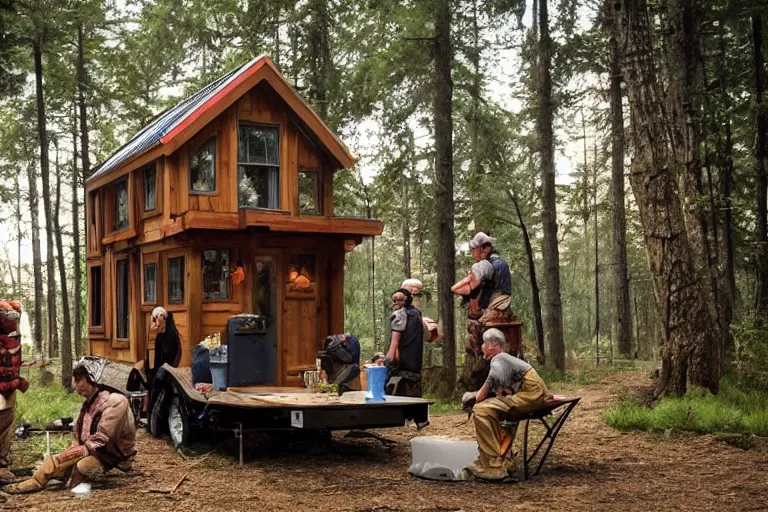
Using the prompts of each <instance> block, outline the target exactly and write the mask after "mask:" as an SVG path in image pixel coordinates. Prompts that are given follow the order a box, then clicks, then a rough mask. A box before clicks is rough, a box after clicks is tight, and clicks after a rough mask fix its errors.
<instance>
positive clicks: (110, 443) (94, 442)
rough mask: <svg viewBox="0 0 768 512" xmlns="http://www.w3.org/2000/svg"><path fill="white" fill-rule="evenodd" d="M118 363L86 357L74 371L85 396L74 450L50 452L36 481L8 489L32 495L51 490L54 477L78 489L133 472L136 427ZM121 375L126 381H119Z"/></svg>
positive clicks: (7, 489) (75, 381) (76, 385)
mask: <svg viewBox="0 0 768 512" xmlns="http://www.w3.org/2000/svg"><path fill="white" fill-rule="evenodd" d="M110 364H113V363H111V362H109V361H107V360H105V359H101V358H98V357H84V358H82V359H81V360H80V361H78V363H77V364H76V365H75V367H74V369H73V370H72V389H73V390H74V391H75V393H77V394H78V395H80V396H82V397H83V398H85V402H84V403H83V405H82V407H81V408H80V414H79V415H78V417H77V421H76V422H75V428H74V437H75V438H74V440H73V441H72V443H71V444H70V445H69V448H67V449H66V450H64V451H63V452H61V453H57V454H55V455H53V454H49V455H47V456H46V457H45V459H44V460H43V464H42V465H41V466H40V467H39V468H38V469H37V470H36V471H35V472H34V474H33V475H32V477H31V478H28V479H27V480H24V481H23V482H20V483H18V484H15V485H11V486H6V487H4V488H3V490H4V491H5V492H8V493H11V494H26V493H31V492H37V491H40V490H42V489H44V488H45V486H46V484H47V483H48V481H49V480H51V479H54V478H56V479H66V480H67V484H66V485H67V487H74V486H76V485H78V484H79V483H81V482H82V481H83V480H84V479H87V480H92V479H97V478H98V477H100V476H102V475H104V474H105V473H106V472H107V471H109V470H110V469H112V468H118V469H120V470H121V471H129V470H130V469H131V466H132V464H133V458H134V456H135V455H136V450H135V445H136V427H135V423H134V421H133V413H132V412H131V408H130V406H129V403H128V399H127V398H126V396H125V395H124V394H123V393H122V392H120V391H118V389H121V388H122V387H123V386H125V384H126V383H125V382H120V383H118V382H111V380H115V381H117V380H121V381H122V380H125V381H127V380H128V379H127V378H122V377H124V376H120V375H116V374H119V372H116V371H111V370H110V369H109V368H107V367H108V365H110ZM116 377H120V378H119V379H118V378H116Z"/></svg>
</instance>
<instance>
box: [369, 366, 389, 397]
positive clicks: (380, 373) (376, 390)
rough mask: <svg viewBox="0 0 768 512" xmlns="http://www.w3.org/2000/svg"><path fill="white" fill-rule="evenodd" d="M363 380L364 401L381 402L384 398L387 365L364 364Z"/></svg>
mask: <svg viewBox="0 0 768 512" xmlns="http://www.w3.org/2000/svg"><path fill="white" fill-rule="evenodd" d="M365 380H366V385H367V387H366V392H365V401H366V402H383V401H384V400H385V399H384V384H385V382H386V380H387V367H386V366H366V367H365Z"/></svg>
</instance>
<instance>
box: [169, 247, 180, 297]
mask: <svg viewBox="0 0 768 512" xmlns="http://www.w3.org/2000/svg"><path fill="white" fill-rule="evenodd" d="M168 302H171V303H175V304H178V303H181V302H184V257H183V256H180V257H178V258H168Z"/></svg>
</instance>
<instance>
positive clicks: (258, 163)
mask: <svg viewBox="0 0 768 512" xmlns="http://www.w3.org/2000/svg"><path fill="white" fill-rule="evenodd" d="M279 142H280V136H279V133H278V128H276V127H274V128H272V127H265V126H253V125H247V124H241V125H240V133H239V136H238V141H237V179H238V204H239V205H240V208H269V209H272V210H276V209H278V208H280V150H279V148H280V144H279Z"/></svg>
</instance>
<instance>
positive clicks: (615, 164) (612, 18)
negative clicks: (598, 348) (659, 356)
mask: <svg viewBox="0 0 768 512" xmlns="http://www.w3.org/2000/svg"><path fill="white" fill-rule="evenodd" d="M606 4H607V6H608V13H609V15H608V16H607V19H608V20H609V34H610V35H609V46H610V53H611V55H610V72H611V198H612V208H611V235H612V236H611V244H612V248H613V251H612V252H613V258H612V259H613V283H614V288H615V290H616V309H615V310H614V311H615V314H616V317H615V322H616V337H617V345H618V349H619V353H620V354H621V356H622V357H632V319H631V308H630V305H629V277H628V275H627V274H628V273H627V238H626V235H627V221H626V212H625V206H624V205H625V198H624V108H623V106H622V94H621V79H622V77H621V50H620V49H619V33H618V31H619V27H618V23H617V21H618V14H617V12H616V10H615V3H614V2H613V1H611V0H608V1H607V2H606Z"/></svg>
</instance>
